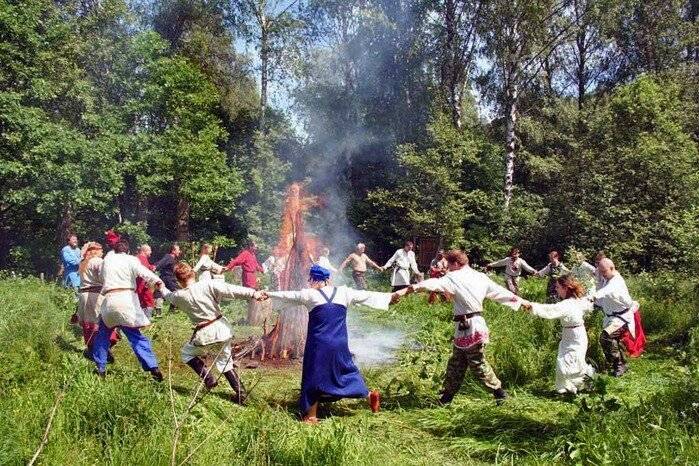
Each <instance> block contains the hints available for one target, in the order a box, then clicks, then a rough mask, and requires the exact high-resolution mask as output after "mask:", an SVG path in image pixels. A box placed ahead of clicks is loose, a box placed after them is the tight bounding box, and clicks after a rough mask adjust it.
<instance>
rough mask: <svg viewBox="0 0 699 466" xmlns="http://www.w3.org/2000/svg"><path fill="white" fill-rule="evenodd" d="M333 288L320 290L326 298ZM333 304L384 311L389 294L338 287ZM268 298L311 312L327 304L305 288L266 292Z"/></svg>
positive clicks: (311, 290)
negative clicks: (357, 305) (353, 305)
mask: <svg viewBox="0 0 699 466" xmlns="http://www.w3.org/2000/svg"><path fill="white" fill-rule="evenodd" d="M333 288H335V287H333V286H324V287H323V288H321V289H322V290H323V293H325V295H326V296H327V297H330V296H332V293H333ZM336 288H337V292H336V293H335V297H334V298H333V300H332V302H333V304H339V305H341V306H345V307H349V306H350V305H351V304H361V305H363V306H369V307H373V308H374V309H381V310H386V309H388V305H389V304H390V302H391V293H379V292H376V291H366V290H355V289H354V288H348V287H346V286H338V287H336ZM266 293H267V295H268V296H270V297H272V298H275V299H281V300H283V301H288V302H292V303H295V304H302V305H304V306H306V308H307V309H308V310H309V311H311V310H312V309H313V308H314V307H316V306H320V305H322V304H327V303H328V302H327V301H326V300H325V298H324V297H323V295H321V294H320V293H319V292H318V290H317V289H315V288H305V289H303V290H300V291H267V292H266Z"/></svg>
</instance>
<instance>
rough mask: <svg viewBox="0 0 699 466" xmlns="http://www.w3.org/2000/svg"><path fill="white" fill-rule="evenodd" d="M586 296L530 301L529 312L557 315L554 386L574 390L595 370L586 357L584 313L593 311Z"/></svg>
mask: <svg viewBox="0 0 699 466" xmlns="http://www.w3.org/2000/svg"><path fill="white" fill-rule="evenodd" d="M592 308H593V305H592V301H590V299H589V298H587V297H585V298H570V299H565V300H563V301H561V302H558V303H556V304H539V303H532V314H533V315H535V316H538V317H543V318H544V319H559V320H560V321H561V325H562V326H563V333H562V335H561V342H560V343H559V344H558V357H557V358H556V390H557V391H558V392H560V393H564V392H570V393H577V392H578V389H579V388H580V387H581V386H582V385H583V383H584V382H585V379H584V378H585V376H588V377H592V375H593V374H594V372H595V370H594V369H593V368H592V366H590V365H589V364H588V363H587V362H586V361H585V355H586V354H587V331H586V330H585V320H584V317H585V314H586V313H588V312H590V311H592Z"/></svg>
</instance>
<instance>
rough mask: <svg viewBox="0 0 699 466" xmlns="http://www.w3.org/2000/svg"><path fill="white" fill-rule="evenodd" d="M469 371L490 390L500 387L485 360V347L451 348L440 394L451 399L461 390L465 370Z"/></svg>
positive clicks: (498, 381)
mask: <svg viewBox="0 0 699 466" xmlns="http://www.w3.org/2000/svg"><path fill="white" fill-rule="evenodd" d="M469 368H470V369H471V370H472V371H473V374H474V375H475V376H476V377H477V378H478V379H479V380H480V381H481V382H482V383H483V385H485V386H486V387H488V388H490V389H491V390H497V389H498V388H500V387H502V383H501V382H500V379H498V378H497V376H496V375H495V372H494V371H493V368H492V367H490V364H488V362H487V361H486V360H485V345H482V344H481V345H474V346H471V347H470V348H458V347H456V346H454V347H453V350H452V353H451V357H450V358H449V362H448V363H447V373H446V375H445V376H444V387H443V389H442V393H443V395H444V396H445V397H447V398H449V399H451V398H452V397H453V396H454V395H455V394H456V392H458V391H459V388H461V384H462V383H463V381H464V376H465V375H466V369H469Z"/></svg>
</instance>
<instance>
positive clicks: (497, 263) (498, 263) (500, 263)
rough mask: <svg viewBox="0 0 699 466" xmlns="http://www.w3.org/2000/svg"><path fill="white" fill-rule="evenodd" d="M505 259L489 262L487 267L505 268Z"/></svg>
mask: <svg viewBox="0 0 699 466" xmlns="http://www.w3.org/2000/svg"><path fill="white" fill-rule="evenodd" d="M507 259H508V258H507V257H506V258H504V259H500V260H499V261H495V262H491V263H490V264H488V267H505V266H506V265H507Z"/></svg>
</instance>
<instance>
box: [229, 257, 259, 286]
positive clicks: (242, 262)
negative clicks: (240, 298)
mask: <svg viewBox="0 0 699 466" xmlns="http://www.w3.org/2000/svg"><path fill="white" fill-rule="evenodd" d="M238 266H239V267H240V268H242V269H243V277H242V282H243V286H247V287H248V288H254V289H257V272H263V269H262V266H261V265H260V263H259V262H257V257H255V254H254V253H253V252H252V251H250V250H249V249H244V250H243V251H242V252H241V253H240V254H238V257H236V258H235V259H231V261H230V262H229V263H228V265H227V266H226V268H227V269H232V268H233V267H238Z"/></svg>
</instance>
